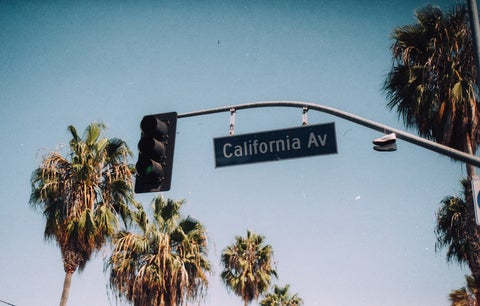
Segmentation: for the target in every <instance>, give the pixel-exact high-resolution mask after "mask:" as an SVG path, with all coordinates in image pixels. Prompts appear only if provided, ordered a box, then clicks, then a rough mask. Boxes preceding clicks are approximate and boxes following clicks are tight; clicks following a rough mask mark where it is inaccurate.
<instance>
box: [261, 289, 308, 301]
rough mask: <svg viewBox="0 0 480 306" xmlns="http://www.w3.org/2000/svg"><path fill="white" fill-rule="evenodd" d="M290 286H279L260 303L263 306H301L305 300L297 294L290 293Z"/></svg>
mask: <svg viewBox="0 0 480 306" xmlns="http://www.w3.org/2000/svg"><path fill="white" fill-rule="evenodd" d="M289 288H290V285H285V287H283V288H282V287H279V286H277V285H275V286H274V288H273V293H269V294H267V295H266V296H265V298H263V300H262V301H261V302H260V305H261V306H301V305H303V300H302V299H301V298H300V297H299V296H298V294H297V293H295V294H294V295H291V294H290V292H289Z"/></svg>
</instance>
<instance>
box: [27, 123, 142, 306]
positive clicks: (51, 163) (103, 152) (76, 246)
mask: <svg viewBox="0 0 480 306" xmlns="http://www.w3.org/2000/svg"><path fill="white" fill-rule="evenodd" d="M104 129H105V126H104V125H103V124H101V123H92V124H90V125H89V126H88V127H87V128H86V130H85V134H84V138H80V137H79V136H78V134H77V131H76V129H75V128H74V127H73V126H69V127H68V130H69V131H70V133H71V134H72V139H71V140H70V153H69V154H68V155H67V156H63V155H61V154H60V153H59V152H57V151H54V152H50V153H49V154H47V155H46V156H44V157H43V158H42V160H41V163H40V166H39V167H38V168H37V169H36V170H35V171H34V172H33V174H32V180H31V182H32V192H31V195H30V204H31V205H32V207H34V208H36V209H39V210H40V211H41V212H42V213H43V215H44V217H45V220H46V224H45V231H44V237H45V239H46V240H54V241H56V243H57V244H58V246H59V247H60V251H61V254H62V259H63V266H64V270H65V280H64V284H63V290H62V297H61V300H60V305H66V303H67V299H68V294H69V290H70V284H71V280H72V275H73V273H74V272H75V271H76V270H77V269H79V271H82V270H83V269H84V268H85V265H86V263H87V261H88V260H89V259H90V257H91V255H92V254H93V253H94V252H95V251H98V250H100V249H101V248H102V246H103V245H104V244H105V243H106V241H107V240H108V239H109V238H110V237H111V236H112V234H113V233H114V232H115V231H116V230H118V228H119V225H120V224H119V221H121V220H122V221H123V222H127V221H128V220H129V212H130V210H129V204H130V203H132V201H133V184H132V169H131V168H130V167H129V165H128V164H127V158H128V156H129V155H130V154H131V153H130V151H129V149H128V147H127V145H126V144H125V142H123V141H122V140H120V139H116V138H112V139H107V138H104V137H102V136H101V134H102V131H103V130H104Z"/></svg>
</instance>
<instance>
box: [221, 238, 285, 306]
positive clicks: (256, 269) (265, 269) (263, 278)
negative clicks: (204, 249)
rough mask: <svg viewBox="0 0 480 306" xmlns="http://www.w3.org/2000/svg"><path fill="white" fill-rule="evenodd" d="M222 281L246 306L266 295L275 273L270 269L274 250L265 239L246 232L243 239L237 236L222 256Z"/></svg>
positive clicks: (272, 268)
mask: <svg viewBox="0 0 480 306" xmlns="http://www.w3.org/2000/svg"><path fill="white" fill-rule="evenodd" d="M221 262H222V264H223V267H224V269H223V271H222V274H221V277H222V279H223V281H224V283H225V285H226V286H227V288H228V289H230V290H232V291H233V292H234V293H235V294H236V295H238V296H240V297H241V298H242V299H243V301H244V305H245V306H247V305H248V304H249V303H250V302H251V301H252V300H256V299H258V297H259V296H260V295H261V294H263V293H264V292H266V291H267V290H268V288H269V286H270V283H271V281H272V278H273V277H277V272H276V271H275V269H274V267H273V249H272V247H271V245H269V244H265V237H264V236H261V235H257V234H255V233H252V232H251V231H247V236H246V237H241V236H236V237H235V243H234V244H232V245H230V246H228V247H226V248H225V249H224V250H223V252H222V255H221Z"/></svg>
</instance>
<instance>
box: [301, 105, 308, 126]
mask: <svg viewBox="0 0 480 306" xmlns="http://www.w3.org/2000/svg"><path fill="white" fill-rule="evenodd" d="M307 113H308V107H306V106H304V107H303V113H302V125H307V124H308V118H307Z"/></svg>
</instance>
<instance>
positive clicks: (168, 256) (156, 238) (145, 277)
mask: <svg viewBox="0 0 480 306" xmlns="http://www.w3.org/2000/svg"><path fill="white" fill-rule="evenodd" d="M183 203H184V201H173V200H171V199H168V200H164V199H163V198H162V197H156V198H154V199H153V202H152V205H153V219H152V220H149V219H148V218H147V216H146V213H145V212H144V210H143V209H142V208H141V206H138V211H137V212H136V215H135V218H134V220H135V224H136V225H137V229H136V231H132V232H130V231H126V230H125V231H121V232H119V233H118V234H117V236H116V237H115V239H114V249H113V252H112V254H111V256H110V257H109V258H108V260H107V262H106V269H107V270H109V272H110V275H109V287H110V289H111V290H112V292H114V293H115V294H116V297H117V299H119V300H125V301H128V302H130V303H132V304H133V305H135V306H173V305H183V304H184V303H186V302H187V301H190V300H192V301H193V300H196V299H199V298H201V297H202V296H203V295H204V294H205V292H206V289H207V286H208V280H207V272H209V271H210V263H209V261H208V259H207V234H206V231H205V229H204V227H203V226H202V224H201V223H200V222H198V221H197V220H195V219H193V218H191V217H186V218H184V217H182V216H181V215H180V208H181V206H182V204H183Z"/></svg>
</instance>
